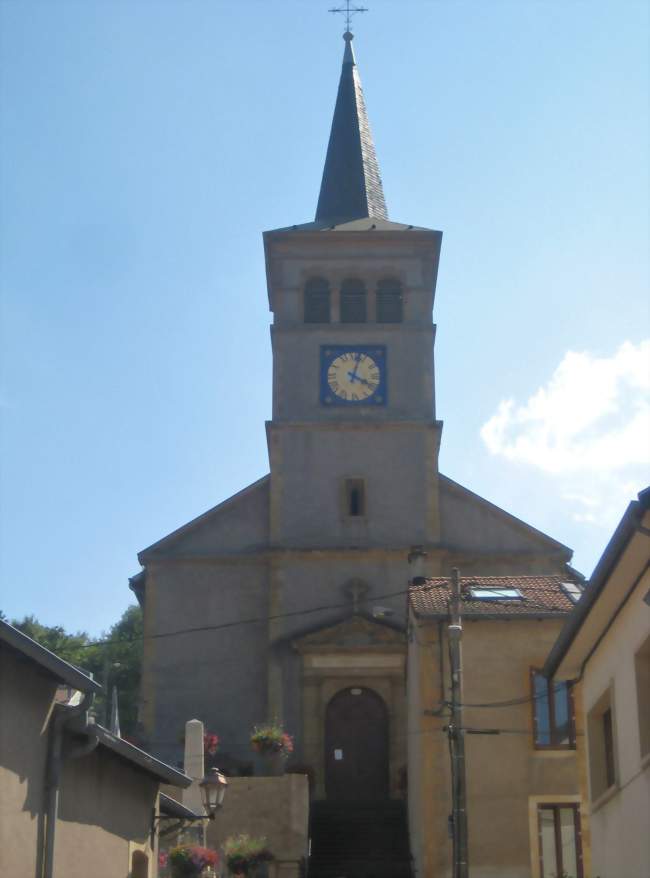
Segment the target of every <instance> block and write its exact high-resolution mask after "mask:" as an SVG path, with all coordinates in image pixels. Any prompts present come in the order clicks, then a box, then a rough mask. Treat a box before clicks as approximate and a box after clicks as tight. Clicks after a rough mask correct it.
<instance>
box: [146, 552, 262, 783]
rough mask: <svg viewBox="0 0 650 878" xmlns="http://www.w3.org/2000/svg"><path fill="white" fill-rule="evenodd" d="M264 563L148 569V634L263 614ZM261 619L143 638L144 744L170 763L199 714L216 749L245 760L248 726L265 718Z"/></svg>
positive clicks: (188, 564)
mask: <svg viewBox="0 0 650 878" xmlns="http://www.w3.org/2000/svg"><path fill="white" fill-rule="evenodd" d="M267 608H268V586H267V569H266V565H265V564H263V563H255V562H252V563H250V562H249V563H247V562H245V561H242V562H241V563H236V562H235V563H220V562H219V561H196V562H193V561H183V562H172V563H168V564H165V563H152V564H150V565H149V568H148V570H147V605H146V613H145V630H146V633H147V634H153V633H161V632H165V631H170V630H178V629H182V628H199V627H201V626H204V625H219V624H223V623H228V622H230V621H234V620H239V619H255V618H264V616H265V614H266V612H267ZM267 643H268V632H267V626H266V623H265V622H259V623H255V624H251V625H242V626H238V627H236V628H233V629H228V628H225V629H223V630H207V631H203V632H194V633H189V634H182V635H177V636H173V637H169V638H164V637H163V638H160V639H150V640H147V641H146V642H145V650H144V666H143V696H144V703H143V719H144V722H145V730H146V732H147V733H148V735H149V739H148V746H149V748H150V749H151V750H152V752H154V753H156V754H157V755H160V756H161V757H162V758H163V759H165V760H166V761H169V762H170V763H171V764H172V765H174V764H176V763H177V761H178V760H179V759H180V758H181V757H182V752H183V744H182V735H183V732H184V728H185V723H186V722H187V720H188V719H191V718H193V717H196V718H199V719H201V720H202V721H203V722H204V723H205V725H206V728H207V729H208V730H209V731H214V732H216V733H217V734H218V735H219V736H220V738H221V751H222V753H224V752H225V753H233V754H238V755H239V757H241V758H243V757H248V755H249V753H250V750H249V747H248V735H249V733H250V729H251V727H252V725H253V724H254V723H256V722H260V721H263V720H264V719H265V718H266V675H267V663H266V650H267Z"/></svg>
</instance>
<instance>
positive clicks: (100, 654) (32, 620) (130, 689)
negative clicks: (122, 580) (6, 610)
mask: <svg viewBox="0 0 650 878" xmlns="http://www.w3.org/2000/svg"><path fill="white" fill-rule="evenodd" d="M11 624H12V625H14V626H15V627H16V628H18V629H19V630H20V631H22V632H23V633H24V634H27V635H28V636H29V637H31V638H32V639H33V640H35V641H36V642H37V643H40V644H41V646H44V647H46V649H49V650H50V651H51V652H53V653H56V655H58V656H59V658H62V659H64V661H66V662H69V663H70V664H71V665H74V666H75V667H77V668H80V669H81V670H82V671H85V672H86V673H89V674H92V675H93V678H94V679H95V680H97V682H98V683H102V684H104V683H105V682H106V675H107V673H108V685H109V689H112V687H113V685H115V686H117V691H118V695H119V707H120V727H121V731H122V734H123V735H129V734H133V732H134V731H135V726H136V721H137V707H138V698H139V689H140V667H141V664H142V639H141V638H142V631H143V627H142V610H141V609H140V607H138V606H135V605H134V606H131V607H129V608H128V609H127V610H125V612H124V613H123V614H122V617H121V619H119V621H118V622H116V623H115V624H114V625H113V626H112V627H111V628H109V630H108V631H106V632H104V633H103V634H102V635H101V637H99V638H98V640H99V641H100V642H98V641H97V640H93V639H92V638H91V637H89V636H88V634H87V633H86V632H85V631H77V632H76V633H75V634H70V633H68V632H66V630H65V629H64V628H63V627H62V626H61V625H52V626H47V625H41V623H40V622H39V621H38V619H36V617H35V616H25V618H24V619H23V620H22V621H20V620H13V621H12V623H11ZM104 640H106V641H111V642H110V643H108V644H107V645H103V644H102V643H101V641H104ZM108 699H109V701H110V691H109V693H108ZM107 706H108V705H107V704H106V701H105V696H104V695H98V696H97V697H96V699H95V712H96V714H97V719H98V721H99V722H100V723H103V721H104V718H105V710H106V708H107Z"/></svg>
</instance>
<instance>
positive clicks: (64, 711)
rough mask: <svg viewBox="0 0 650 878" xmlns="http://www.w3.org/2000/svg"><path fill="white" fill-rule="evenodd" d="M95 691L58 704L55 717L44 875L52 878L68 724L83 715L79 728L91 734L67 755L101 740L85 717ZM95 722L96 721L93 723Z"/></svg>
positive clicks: (76, 755) (48, 776)
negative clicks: (71, 701)
mask: <svg viewBox="0 0 650 878" xmlns="http://www.w3.org/2000/svg"><path fill="white" fill-rule="evenodd" d="M93 698H94V694H93V693H92V692H85V693H84V696H83V698H82V700H81V701H80V702H79V704H75V705H74V706H72V707H71V706H69V705H67V704H56V705H55V706H54V716H53V717H52V731H51V733H50V734H51V738H50V748H49V752H48V762H47V772H46V781H45V845H44V852H43V878H52V876H53V872H54V837H55V834H56V821H57V816H58V813H59V787H60V783H61V768H62V765H63V760H64V756H63V733H64V731H65V728H66V726H68V724H70V725H72V721H73V720H77V719H78V718H79V719H81V722H80V723H79V722H78V723H77V725H78V726H80V728H79V731H80V732H84V733H86V734H88V735H89V738H88V741H87V742H86V743H84V744H82V745H80V746H78V747H75V748H73V749H72V750H70V751H69V752H68V753H66V754H65V758H70V759H77V758H79V757H80V756H85V755H86V754H87V753H91V752H92V751H93V750H94V749H95V747H96V746H97V744H98V739H97V737H96V735H95V734H94V730H93V729H92V727H89V724H88V718H87V717H84V714H85V713H86V712H87V710H88V708H89V707H90V705H91V704H92V702H93ZM91 726H92V724H91Z"/></svg>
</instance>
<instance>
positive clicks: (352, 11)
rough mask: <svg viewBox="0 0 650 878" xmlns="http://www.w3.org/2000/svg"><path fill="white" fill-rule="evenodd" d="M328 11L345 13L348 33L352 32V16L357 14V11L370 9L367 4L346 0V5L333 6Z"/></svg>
mask: <svg viewBox="0 0 650 878" xmlns="http://www.w3.org/2000/svg"><path fill="white" fill-rule="evenodd" d="M327 11H328V12H334V13H337V12H338V13H340V14H341V15H345V30H346V33H350V27H351V22H352V16H353V15H356V14H357V12H367V11H368V9H367V7H366V6H355V5H354V3H350V0H345V5H344V6H333V7H332V9H328V10H327Z"/></svg>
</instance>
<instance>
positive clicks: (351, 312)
mask: <svg viewBox="0 0 650 878" xmlns="http://www.w3.org/2000/svg"><path fill="white" fill-rule="evenodd" d="M366 320H367V310H366V287H365V284H364V283H363V281H360V280H356V279H354V278H351V279H349V280H344V281H343V283H342V284H341V323H365V322H366Z"/></svg>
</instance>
